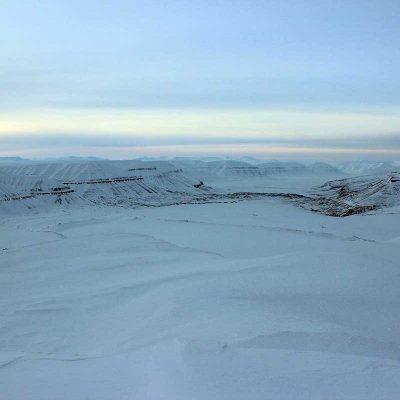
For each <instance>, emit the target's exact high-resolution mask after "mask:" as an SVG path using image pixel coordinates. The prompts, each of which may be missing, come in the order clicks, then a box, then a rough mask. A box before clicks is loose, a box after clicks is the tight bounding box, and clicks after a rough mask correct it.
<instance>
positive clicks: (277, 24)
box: [0, 0, 400, 158]
mask: <svg viewBox="0 0 400 400" xmlns="http://www.w3.org/2000/svg"><path fill="white" fill-rule="evenodd" d="M0 43H1V52H0V93H1V96H0V156H4V155H24V156H30V155H32V156H37V155H43V156H46V155H49V156H51V155H64V154H86V155H89V154H93V155H100V154H101V155H102V156H112V157H118V154H120V155H123V156H124V157H126V156H127V155H128V156H129V154H131V153H132V154H133V155H135V151H136V153H137V154H139V153H146V154H147V153H149V154H164V153H165V154H166V153H168V154H170V153H174V151H175V152H176V153H177V154H180V155H181V154H185V152H186V153H188V154H189V153H196V151H197V152H199V151H201V152H209V153H210V154H211V153H216V152H224V151H225V152H227V153H229V152H231V153H240V152H242V153H243V154H244V153H246V154H247V153H251V154H258V153H259V152H264V153H265V155H268V156H271V155H272V156H273V155H274V154H275V153H276V154H278V153H279V154H280V153H282V152H283V153H284V152H285V151H286V152H287V155H289V156H290V155H291V154H296V156H297V155H298V154H306V155H309V154H314V153H315V152H316V151H317V150H316V149H319V150H318V151H319V152H320V154H321V155H322V156H323V155H327V156H332V155H339V156H340V154H343V155H348V154H349V151H352V152H353V153H354V155H355V156H357V158H362V156H363V154H365V155H366V156H371V154H372V155H374V154H376V155H377V157H383V156H385V157H386V156H387V157H394V158H399V157H400V147H399V140H398V139H399V138H400V72H399V71H400V46H399V43H400V2H399V1H398V0H393V1H382V0H381V1H376V0H371V1H354V0H353V1H352V0H348V1H340V0H339V1H338V0H335V1H291V0H286V1H267V0H264V1H257V0H256V1H251V0H249V1H244V0H241V1H237V0H230V1H226V0H213V1H208V0H202V1H197V0H191V1H162V0H152V1H147V2H144V1H127V0H114V1H99V0H98V1H94V0H85V1H76V0H69V1H56V0H53V1H51V0H37V1H34V0H12V1H11V0H2V1H0ZM196 146H199V147H197V148H196ZM201 149H202V150H201ZM282 149H283V150H282ZM274 152H275V153H274ZM329 152H330V153H331V154H329ZM297 153H298V154H297Z"/></svg>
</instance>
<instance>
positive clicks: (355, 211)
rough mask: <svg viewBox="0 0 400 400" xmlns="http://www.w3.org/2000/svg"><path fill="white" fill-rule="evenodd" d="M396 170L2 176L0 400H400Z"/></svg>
mask: <svg viewBox="0 0 400 400" xmlns="http://www.w3.org/2000/svg"><path fill="white" fill-rule="evenodd" d="M375 167H376V168H375ZM399 170H400V167H398V165H397V164H395V163H392V164H390V165H388V164H385V165H378V166H376V165H373V166H371V164H368V165H367V164H363V163H362V162H355V163H353V164H351V163H350V162H347V163H343V164H340V163H337V164H335V165H331V164H326V163H314V164H311V163H306V164H304V163H300V162H299V163H297V162H278V161H274V162H257V163H249V162H245V161H234V160H215V161H204V160H203V161H202V160H194V159H175V160H174V159H172V160H169V161H140V160H132V161H108V160H86V161H85V160H61V161H52V162H47V163H46V162H31V161H29V160H21V161H18V160H17V161H12V162H11V161H7V162H6V161H4V162H2V163H1V164H0V399H1V400H70V399H73V400H76V399H77V400H81V399H85V400H92V399H93V400H131V399H135V400H136V399H138V400H147V399H149V400H153V399H154V400H169V399H171V400H188V399H191V400H224V399H226V400H235V399H237V400H256V399H257V400H268V399H271V400H278V399H282V400H297V399H299V400H305V399H307V400H309V399H318V400H321V399H327V400H333V399H338V400H339V399H340V400H342V399H349V400H350V399H351V400H355V399H357V400H358V399H359V400H368V399H371V400H386V399H390V400H395V399H398V398H400V313H399V310H400V174H399Z"/></svg>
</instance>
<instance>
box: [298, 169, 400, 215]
mask: <svg viewBox="0 0 400 400" xmlns="http://www.w3.org/2000/svg"><path fill="white" fill-rule="evenodd" d="M300 203H301V204H302V205H303V206H305V207H306V208H309V209H311V210H313V211H318V212H322V213H324V214H327V215H332V216H340V217H343V216H348V215H352V214H361V213H364V212H367V211H372V210H378V209H382V208H385V207H393V206H398V205H400V173H398V172H391V173H387V174H384V175H383V176H376V175H372V176H370V175H368V176H362V177H357V178H348V179H340V180H334V181H329V182H327V183H325V184H324V185H322V186H321V187H320V188H318V192H317V193H315V194H314V195H313V196H311V197H305V198H304V199H302V200H301V201H300Z"/></svg>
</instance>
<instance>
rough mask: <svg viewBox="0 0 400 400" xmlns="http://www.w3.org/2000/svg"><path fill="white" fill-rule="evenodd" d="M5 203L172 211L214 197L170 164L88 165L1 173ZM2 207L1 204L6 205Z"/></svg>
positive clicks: (21, 167)
mask: <svg viewBox="0 0 400 400" xmlns="http://www.w3.org/2000/svg"><path fill="white" fill-rule="evenodd" d="M0 184H2V185H3V186H4V187H0V203H2V202H5V201H17V200H22V201H23V202H25V203H30V202H32V199H35V200H39V201H41V202H44V203H48V204H53V203H54V202H58V203H63V202H67V203H68V204H73V203H75V202H79V203H82V202H90V203H95V204H101V205H120V206H135V205H166V204H174V203H177V202H181V203H182V202H187V201H190V200H193V199H194V198H195V197H196V196H200V197H201V196H202V195H204V194H206V193H208V191H209V189H208V188H207V187H206V186H205V185H201V184H200V182H199V181H198V180H197V179H193V178H190V177H188V176H186V175H185V174H184V173H183V171H182V170H181V169H177V168H176V167H175V166H174V165H173V164H170V163H168V162H142V161H86V162H72V163H71V162H62V163H60V162H55V163H43V164H37V163H27V164H24V165H17V166H15V165H10V166H3V167H0ZM0 205H1V204H0Z"/></svg>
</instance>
